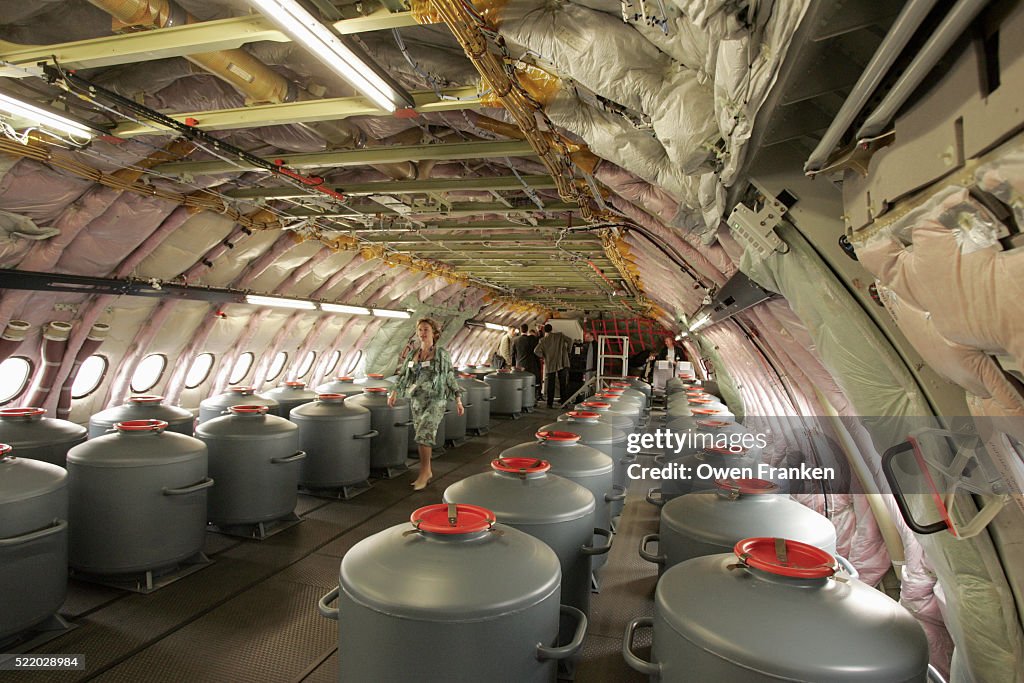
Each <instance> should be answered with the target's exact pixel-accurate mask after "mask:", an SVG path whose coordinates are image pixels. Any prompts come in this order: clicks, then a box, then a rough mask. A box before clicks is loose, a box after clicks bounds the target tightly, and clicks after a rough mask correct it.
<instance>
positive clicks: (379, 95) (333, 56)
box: [250, 0, 398, 112]
mask: <svg viewBox="0 0 1024 683" xmlns="http://www.w3.org/2000/svg"><path fill="white" fill-rule="evenodd" d="M250 2H252V4H253V5H255V6H256V7H257V8H259V10H260V12H262V13H263V14H264V15H266V17H267V18H268V19H270V20H271V21H272V22H274V23H275V24H276V25H277V26H278V28H280V29H281V30H282V31H283V32H284V33H286V34H287V35H288V37H290V38H291V39H292V40H294V41H295V42H297V43H301V44H302V45H304V46H305V47H306V49H308V50H309V51H310V52H312V53H313V56H315V57H316V58H317V59H319V60H320V61H321V62H323V63H324V64H325V65H327V66H328V67H329V68H330V69H331V70H332V71H334V72H335V73H336V74H338V75H339V76H341V77H342V78H343V79H344V80H345V81H346V82H347V83H348V84H349V85H351V86H352V87H353V88H355V89H356V90H358V91H359V92H361V93H362V94H363V95H365V96H366V97H367V98H368V99H369V100H370V101H371V102H373V103H374V104H376V105H377V106H378V107H380V108H381V109H383V110H385V111H388V112H393V111H395V109H397V108H398V107H397V105H396V104H395V95H396V93H395V90H394V88H392V87H391V86H390V85H389V84H388V82H387V81H385V80H384V79H383V78H381V76H380V75H379V74H377V73H376V72H375V71H374V70H373V69H372V68H371V67H370V66H369V65H368V64H367V63H366V62H364V61H363V60H362V59H360V57H359V56H358V55H356V53H355V52H353V51H352V50H351V49H350V48H349V47H348V46H346V45H345V44H344V43H343V42H342V41H341V39H340V38H339V37H338V36H336V35H335V34H334V33H333V32H332V31H331V30H330V29H329V28H327V27H326V26H325V25H323V24H322V23H320V21H318V20H317V19H316V17H314V16H313V15H312V14H310V13H309V12H307V11H306V10H304V9H303V8H302V7H301V6H299V4H298V3H297V2H295V0H250Z"/></svg>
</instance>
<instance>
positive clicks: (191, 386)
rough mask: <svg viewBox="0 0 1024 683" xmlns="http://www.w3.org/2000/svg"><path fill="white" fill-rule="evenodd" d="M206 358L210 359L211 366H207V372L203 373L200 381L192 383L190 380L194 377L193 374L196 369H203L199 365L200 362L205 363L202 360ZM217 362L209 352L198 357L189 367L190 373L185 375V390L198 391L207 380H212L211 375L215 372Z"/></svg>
mask: <svg viewBox="0 0 1024 683" xmlns="http://www.w3.org/2000/svg"><path fill="white" fill-rule="evenodd" d="M205 358H209V359H210V361H209V365H207V366H206V372H204V373H203V376H202V377H201V378H200V379H199V380H198V381H195V382H190V381H189V378H190V377H192V373H194V372H195V371H196V367H201V366H199V363H200V362H205V360H203V361H201V360H200V359H205ZM216 360H217V358H216V357H215V356H214V355H213V354H212V353H210V352H209V351H203V352H202V353H200V354H199V355H198V356H196V357H195V358H193V359H192V363H191V364H190V365H189V368H188V372H187V373H185V388H186V389H196V388H198V387H200V386H202V384H203V382H205V381H206V380H208V379H209V378H210V373H211V372H212V371H213V365H214V363H215V362H216Z"/></svg>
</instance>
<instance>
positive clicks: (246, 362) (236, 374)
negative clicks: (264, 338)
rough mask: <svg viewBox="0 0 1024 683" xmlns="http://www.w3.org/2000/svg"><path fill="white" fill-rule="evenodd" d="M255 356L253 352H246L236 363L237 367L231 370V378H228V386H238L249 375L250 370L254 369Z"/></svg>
mask: <svg viewBox="0 0 1024 683" xmlns="http://www.w3.org/2000/svg"><path fill="white" fill-rule="evenodd" d="M253 358H255V356H253V355H252V351H246V352H245V353H243V354H242V355H241V356H239V357H238V360H236V361H235V367H233V368H231V376H230V377H228V384H238V383H239V382H241V381H242V380H243V379H245V376H246V375H248V374H249V369H250V368H252V361H253Z"/></svg>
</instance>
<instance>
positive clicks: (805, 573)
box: [733, 537, 836, 579]
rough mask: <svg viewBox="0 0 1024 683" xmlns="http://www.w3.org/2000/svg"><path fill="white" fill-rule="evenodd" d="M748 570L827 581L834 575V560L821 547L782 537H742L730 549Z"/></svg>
mask: <svg viewBox="0 0 1024 683" xmlns="http://www.w3.org/2000/svg"><path fill="white" fill-rule="evenodd" d="M733 552H734V553H736V557H738V558H739V559H740V562H742V563H743V564H745V565H746V566H748V567H752V568H754V569H760V570H761V571H764V572H768V573H770V574H776V575H778V576H788V577H792V578H795V579H827V578H829V577H830V576H832V575H833V574H835V573H836V568H835V562H836V561H835V558H833V557H832V556H831V555H829V554H828V553H826V552H825V551H824V550H822V549H821V548H816V547H814V546H813V545H808V544H806V543H801V542H800V541H791V540H789V539H784V538H768V537H758V538H745V539H743V540H742V541H740V542H738V543H737V544H736V545H735V547H733Z"/></svg>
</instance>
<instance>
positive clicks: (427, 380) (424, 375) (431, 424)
mask: <svg viewBox="0 0 1024 683" xmlns="http://www.w3.org/2000/svg"><path fill="white" fill-rule="evenodd" d="M416 357H417V354H414V355H413V357H412V359H411V360H407V361H406V362H405V364H404V365H403V366H402V367H401V369H400V370H399V371H398V380H397V381H396V382H395V392H396V393H397V394H398V395H399V396H403V397H406V398H408V399H409V404H410V407H411V408H412V424H413V430H414V431H415V433H416V437H415V440H416V443H418V444H421V445H423V446H431V447H433V446H436V445H438V444H436V443H434V438H435V437H436V436H437V428H438V426H439V425H440V424H441V420H443V419H444V410H445V406H446V405H447V404H448V401H450V400H452V399H454V398H455V397H457V396H458V395H459V392H460V388H459V384H458V382H457V381H456V380H455V368H454V367H452V359H451V356H449V355H448V352H447V351H446V350H445V349H443V348H441V347H440V346H434V357H433V358H432V359H430V360H428V361H425V362H423V363H419V362H417V361H416V360H415V359H416Z"/></svg>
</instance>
